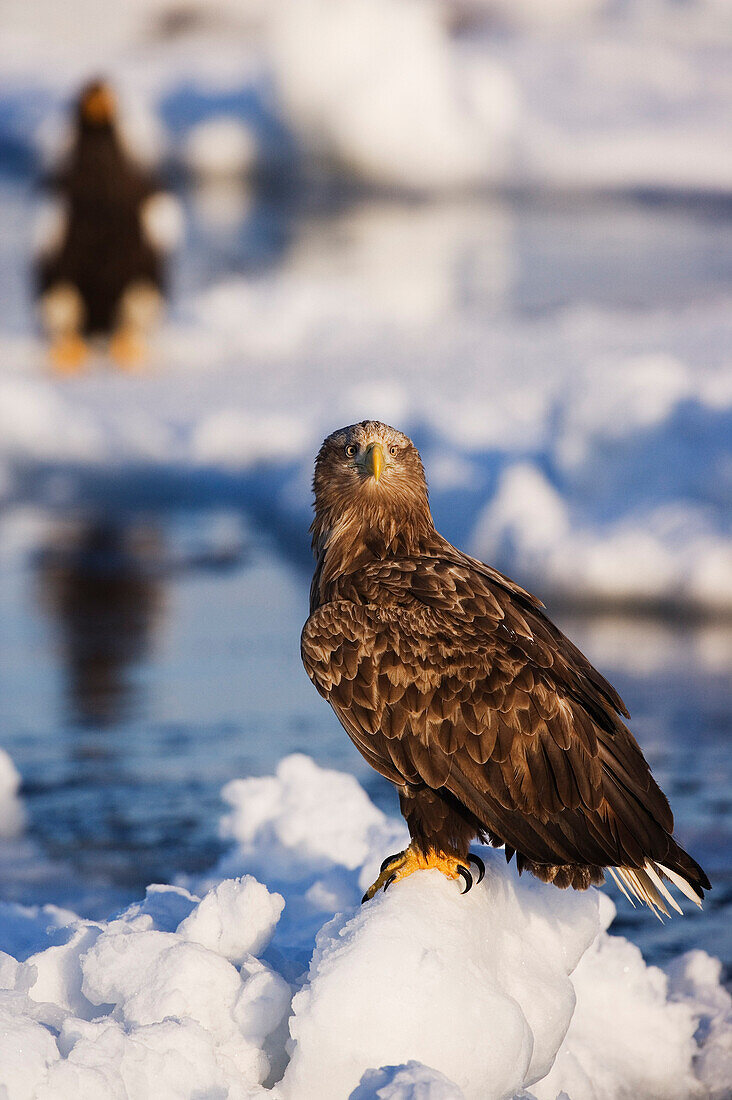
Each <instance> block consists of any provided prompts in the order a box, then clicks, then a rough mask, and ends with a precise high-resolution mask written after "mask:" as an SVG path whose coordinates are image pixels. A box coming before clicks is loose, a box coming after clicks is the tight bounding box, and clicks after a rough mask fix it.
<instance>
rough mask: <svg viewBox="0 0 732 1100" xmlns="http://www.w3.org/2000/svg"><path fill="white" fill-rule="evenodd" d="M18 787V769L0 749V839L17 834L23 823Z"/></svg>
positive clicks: (23, 815) (23, 813)
mask: <svg viewBox="0 0 732 1100" xmlns="http://www.w3.org/2000/svg"><path fill="white" fill-rule="evenodd" d="M19 789H20V775H19V773H18V769H17V768H16V767H15V764H13V761H12V760H11V759H10V757H9V756H8V754H7V753H6V752H5V751H4V750H3V749H0V839H4V838H7V837H14V836H17V835H18V834H19V833H20V832H21V831H22V829H23V826H24V824H25V812H24V810H23V804H22V802H21V801H20V798H19V797H18V791H19Z"/></svg>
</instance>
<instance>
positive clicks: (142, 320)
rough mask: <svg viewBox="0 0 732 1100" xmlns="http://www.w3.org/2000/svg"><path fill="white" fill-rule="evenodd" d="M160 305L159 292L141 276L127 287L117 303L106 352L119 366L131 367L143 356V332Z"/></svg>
mask: <svg viewBox="0 0 732 1100" xmlns="http://www.w3.org/2000/svg"><path fill="white" fill-rule="evenodd" d="M161 309H162V295H161V294H160V291H159V290H158V289H157V287H155V286H154V285H153V284H152V283H149V282H147V281H144V280H140V281H138V282H135V283H132V284H131V285H130V286H128V287H127V289H126V290H125V292H124V294H123V295H122V299H121V301H120V304H119V310H118V315H117V326H116V328H115V331H114V332H113V333H112V338H111V340H110V341H109V353H110V355H111V356H112V358H113V359H114V360H115V362H116V363H117V365H118V366H119V367H123V368H124V369H126V370H132V369H134V368H136V367H140V366H142V364H143V363H144V362H145V359H146V358H147V340H146V337H147V334H148V333H149V332H150V330H151V329H152V328H153V327H154V325H155V322H156V321H157V319H158V317H159V315H160V311H161Z"/></svg>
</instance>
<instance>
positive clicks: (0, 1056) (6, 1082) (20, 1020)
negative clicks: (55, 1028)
mask: <svg viewBox="0 0 732 1100" xmlns="http://www.w3.org/2000/svg"><path fill="white" fill-rule="evenodd" d="M21 1000H22V999H21V998H18V997H16V996H14V995H13V994H2V993H0V1067H2V1069H1V1071H0V1072H1V1073H2V1079H1V1080H0V1085H2V1086H4V1088H3V1094H4V1096H6V1097H8V1098H9V1100H36V1097H37V1096H38V1091H37V1090H38V1087H39V1085H41V1083H42V1082H43V1080H44V1079H45V1077H46V1073H47V1070H48V1068H49V1067H50V1066H52V1065H53V1063H54V1062H57V1061H58V1059H59V1052H58V1048H57V1047H56V1043H55V1042H54V1040H53V1036H52V1035H51V1033H50V1032H49V1031H48V1030H47V1029H46V1028H45V1027H43V1026H42V1025H41V1024H39V1023H36V1021H35V1020H32V1019H30V1018H29V1017H28V1016H24V1015H22V1014H21V1013H19V1012H18V1011H17V1010H18V1007H19V1003H20V1002H21Z"/></svg>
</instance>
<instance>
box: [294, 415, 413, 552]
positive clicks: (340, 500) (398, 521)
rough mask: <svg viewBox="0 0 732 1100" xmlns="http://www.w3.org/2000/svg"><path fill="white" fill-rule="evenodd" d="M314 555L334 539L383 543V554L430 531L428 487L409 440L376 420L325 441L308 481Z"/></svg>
mask: <svg viewBox="0 0 732 1100" xmlns="http://www.w3.org/2000/svg"><path fill="white" fill-rule="evenodd" d="M313 491H314V493H315V519H314V521H313V525H312V532H313V548H314V550H315V552H316V553H320V551H321V550H322V549H323V548H324V547H325V546H326V545H328V544H329V543H330V542H331V541H332V540H333V538H334V537H336V538H337V537H339V536H346V537H347V538H348V541H354V540H356V539H357V538H360V539H362V540H364V541H366V542H369V541H370V542H372V543H374V544H379V543H381V542H383V543H384V545H385V548H386V549H387V551H388V550H389V548H390V547H391V548H393V547H394V546H395V544H396V543H397V542H398V543H399V544H401V545H402V548H403V549H406V546H407V545H408V544H409V542H410V541H415V543H416V542H418V540H419V537H420V535H421V534H422V533H423V532H425V531H431V530H432V529H433V527H432V517H431V515H430V509H429V503H428V498H427V482H426V480H425V476H424V468H423V466H422V460H421V458H420V457H419V451H418V450H417V448H416V447H415V446H414V444H413V443H412V441H411V439H409V438H408V436H406V435H404V433H403V432H400V431H398V430H397V429H396V428H391V427H389V425H388V424H382V423H381V422H380V421H379V420H362V421H361V422H360V423H359V424H351V425H349V426H348V427H347V428H339V429H338V430H337V431H335V432H333V433H332V435H329V436H328V438H327V439H326V440H325V441H324V443H323V445H322V447H321V448H320V451H319V453H318V457H317V458H316V460H315V475H314V477H313Z"/></svg>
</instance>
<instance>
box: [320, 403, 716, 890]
mask: <svg viewBox="0 0 732 1100" xmlns="http://www.w3.org/2000/svg"><path fill="white" fill-rule="evenodd" d="M377 451H378V452H379V454H380V456H381V457H379V455H378V454H377V455H376V457H374V456H375V452H377ZM377 459H378V463H377ZM382 460H383V470H382V469H381V465H382ZM377 466H378V468H377ZM375 474H376V475H377V476H374V475H375ZM379 475H380V476H379ZM314 491H315V520H314V523H313V526H312V532H313V548H314V551H315V554H316V556H317V561H318V564H317V568H316V571H315V576H314V578H313V584H312V589H311V614H310V617H309V619H308V621H307V623H306V624H305V627H304V629H303V634H302V657H303V662H304V664H305V668H306V670H307V673H308V675H309V676H310V678H311V680H312V681H313V683H314V684H315V686H316V687H317V689H318V691H319V692H320V693H321V695H323V696H324V697H325V698H326V699H327V700H328V702H329V703H330V704H331V706H332V707H333V709H334V710H335V712H336V714H337V716H338V718H339V720H340V721H341V723H342V725H343V726H344V728H345V730H346V731H347V733H348V734H349V736H350V737H351V738H352V740H353V741H354V743H355V745H356V746H357V748H358V749H359V750H360V751H361V753H362V754H363V755H364V757H365V758H366V760H367V761H368V762H369V763H370V764H371V765H372V766H373V767H374V768H376V770H377V771H379V772H380V773H381V774H382V775H384V776H386V778H387V779H389V780H391V782H392V783H394V784H395V785H396V786H397V788H398V790H399V797H400V804H401V809H402V813H403V814H404V816H405V818H406V820H407V824H408V826H409V831H410V834H411V837H412V846H413V847H414V848H415V850H417V851H418V852H421V853H425V854H427V853H429V852H437V853H448V854H450V855H451V856H454V857H456V858H457V859H458V860H460V861H463V862H464V861H465V860H466V859H467V856H468V849H469V845H470V842H471V841H472V840H473V839H474V838H475V837H476V836H477V837H479V838H482V839H488V840H489V841H490V843H492V844H494V845H500V844H505V846H506V855H507V858H508V859H511V857H512V856H513V855H514V853H515V855H516V862H517V864H518V867H519V870H522V869H524V868H526V869H528V870H530V871H531V872H532V873H533V874H535V875H537V876H538V877H539V878H541V879H544V881H548V882H554V883H555V884H556V885H557V886H562V887H566V886H574V887H576V888H579V889H583V888H585V887H587V886H589V885H590V884H591V883H599V882H601V881H602V880H603V868H606V867H607V868H614V869H620V871H619V875H620V879H621V882H620V885H621V888H623V887H625V888H626V889H628V890H629V891H630V892H631V893H633V894H635V895H636V896H638V897H640V898H641V899H642V900H644V901H646V902H648V903H649V904H651V905H652V906H656V907H657V908H660V909H661V910H663V911H664V912H665V911H666V907H665V902H669V903H670V904H672V905H674V906H676V903H675V902H674V901H673V900H672V898H671V896H670V894H669V892H668V890H667V888H666V886H665V885H664V882H663V878H668V879H670V880H671V881H673V882H674V883H675V884H676V885H677V886H679V887H680V889H682V890H683V891H684V892H685V893H686V894H687V896H692V897H693V899H694V900H697V896H698V897H699V898H700V897H702V896H703V889H706V888H709V881H708V879H707V877H706V875H705V874H704V871H703V870H702V869H701V867H699V865H698V864H697V863H696V862H695V861H694V860H693V859H692V858H691V857H690V856H689V855H687V853H686V852H685V851H684V850H683V849H682V848H681V847H679V845H678V844H677V843H676V842H675V841H674V839H673V837H672V835H671V834H672V831H673V817H672V814H671V810H670V808H669V804H668V801H667V800H666V798H665V796H664V794H663V792H662V791H661V790H660V788H659V787H658V785H657V784H656V782H655V781H654V779H653V777H652V775H651V772H650V769H649V767H648V764H647V763H646V761H645V759H644V757H643V754H642V752H641V750H640V748H639V747H638V744H637V742H636V740H635V738H634V737H633V735H632V734H631V732H630V731H629V730H628V728H627V727H626V726H625V724H624V723H623V721H622V718H621V716H622V717H626V718H627V717H628V713H627V710H626V708H625V706H624V704H623V702H622V700H621V699H620V697H619V695H618V694H617V692H616V691H615V690H614V688H612V687H611V685H610V684H609V683H608V682H607V681H606V680H605V679H604V678H603V677H602V676H601V675H600V673H598V672H597V671H596V670H595V669H594V668H593V667H592V665H591V664H590V662H589V661H588V660H587V659H586V657H584V656H583V655H582V653H580V651H579V650H578V649H577V648H576V647H575V646H574V645H573V644H572V643H571V642H570V641H569V640H568V639H567V638H565V636H564V635H563V634H562V633H561V631H559V630H558V629H557V628H556V627H555V626H554V625H553V623H551V622H550V621H549V619H548V618H547V617H546V615H545V614H544V613H543V611H542V604H541V603H540V602H539V601H538V600H537V599H536V598H535V597H533V596H531V595H530V594H529V593H528V592H525V591H524V590H523V589H522V588H520V587H519V586H518V585H517V584H514V583H513V582H512V581H510V580H509V579H508V578H506V577H504V576H503V575H502V574H500V573H498V572H497V571H496V570H494V569H491V568H490V566H487V565H484V564H483V563H482V562H479V561H476V560H475V559H474V558H471V557H469V556H468V555H467V554H463V553H462V552H461V551H459V550H457V549H456V548H455V547H454V546H451V545H450V543H448V542H447V541H446V540H445V539H444V538H442V536H441V535H439V534H438V532H437V531H436V530H435V528H434V524H433V522H432V517H431V514H430V510H429V505H428V499H427V485H426V482H425V477H424V471H423V468H422V463H421V460H420V457H419V454H418V452H417V450H416V448H415V447H414V445H413V444H412V442H411V441H410V440H409V439H408V438H407V437H406V436H404V435H403V434H402V433H401V432H398V431H396V430H394V429H393V428H390V427H387V426H386V425H384V424H380V423H378V422H374V421H363V422H362V423H360V424H355V425H352V426H351V427H348V428H343V429H341V430H339V431H337V432H334V433H333V434H332V435H331V436H329V437H328V439H326V440H325V442H324V443H323V446H322V448H321V450H320V453H319V454H318V457H317V461H316V465H315V477H314ZM614 873H616V874H617V873H618V872H617V870H616V871H615V872H614Z"/></svg>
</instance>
